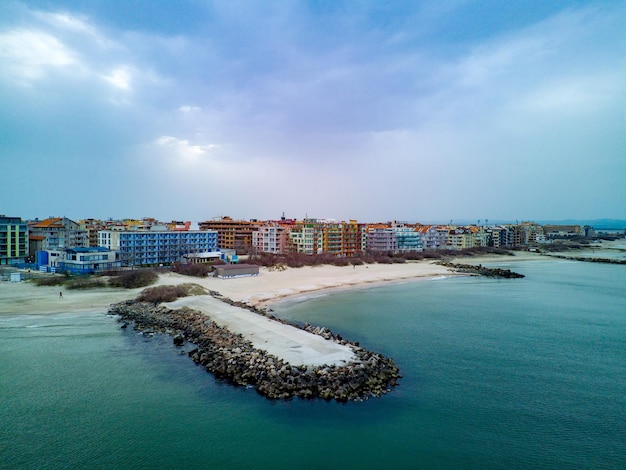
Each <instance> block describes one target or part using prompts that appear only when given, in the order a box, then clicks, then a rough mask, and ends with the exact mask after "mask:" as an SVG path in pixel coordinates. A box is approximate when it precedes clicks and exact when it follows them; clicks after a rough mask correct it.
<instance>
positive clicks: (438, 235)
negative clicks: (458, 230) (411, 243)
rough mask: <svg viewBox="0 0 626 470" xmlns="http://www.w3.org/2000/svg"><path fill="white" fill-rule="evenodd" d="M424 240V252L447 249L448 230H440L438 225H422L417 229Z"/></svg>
mask: <svg viewBox="0 0 626 470" xmlns="http://www.w3.org/2000/svg"><path fill="white" fill-rule="evenodd" d="M416 230H417V231H418V232H419V234H420V237H421V239H422V248H423V249H424V250H438V249H439V248H445V247H446V243H447V240H448V231H447V230H445V231H444V230H438V227H437V226H436V225H420V226H418V227H416Z"/></svg>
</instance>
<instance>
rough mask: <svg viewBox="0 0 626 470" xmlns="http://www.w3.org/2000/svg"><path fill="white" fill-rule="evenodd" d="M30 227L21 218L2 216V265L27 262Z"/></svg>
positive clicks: (0, 260)
mask: <svg viewBox="0 0 626 470" xmlns="http://www.w3.org/2000/svg"><path fill="white" fill-rule="evenodd" d="M27 257H28V225H27V224H26V223H25V222H24V221H22V219H21V218H20V217H7V216H5V215H0V264H16V263H24V262H26V258H27Z"/></svg>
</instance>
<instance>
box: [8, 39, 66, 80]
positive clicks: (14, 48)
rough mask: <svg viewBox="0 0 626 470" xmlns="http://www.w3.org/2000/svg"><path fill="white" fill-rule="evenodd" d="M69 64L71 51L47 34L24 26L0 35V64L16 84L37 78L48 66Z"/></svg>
mask: <svg viewBox="0 0 626 470" xmlns="http://www.w3.org/2000/svg"><path fill="white" fill-rule="evenodd" d="M73 65H77V59H76V55H75V53H74V52H73V51H72V50H70V49H69V48H67V47H66V46H65V45H64V44H63V43H62V42H61V41H59V40H58V39H57V38H55V37H54V36H51V35H50V34H47V33H45V32H41V31H36V30H28V29H14V30H10V31H7V32H4V33H1V34H0V67H1V68H2V69H4V70H5V72H6V73H7V74H8V75H9V76H11V77H12V78H13V79H14V80H15V81H17V82H18V83H21V84H27V83H29V82H31V81H33V80H37V79H39V78H41V77H43V76H44V75H45V74H46V72H47V71H48V69H50V68H65V67H69V66H73Z"/></svg>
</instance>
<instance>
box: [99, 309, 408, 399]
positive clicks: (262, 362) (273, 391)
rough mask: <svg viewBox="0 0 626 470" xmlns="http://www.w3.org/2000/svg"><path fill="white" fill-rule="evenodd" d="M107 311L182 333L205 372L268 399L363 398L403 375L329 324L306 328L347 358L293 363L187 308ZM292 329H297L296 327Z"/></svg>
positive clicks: (141, 325)
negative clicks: (342, 349)
mask: <svg viewBox="0 0 626 470" xmlns="http://www.w3.org/2000/svg"><path fill="white" fill-rule="evenodd" d="M237 306H238V307H244V306H243V305H241V304H237ZM249 309H250V310H252V311H255V312H256V313H265V312H261V311H258V310H256V309H254V308H249ZM109 313H110V314H113V315H118V316H119V321H121V322H124V325H127V324H129V323H132V324H133V325H134V327H135V329H136V330H139V331H144V332H151V333H167V334H170V335H172V336H173V337H174V338H175V341H176V342H175V344H179V345H180V344H181V343H182V342H181V337H182V338H184V339H185V340H186V341H188V342H190V343H192V344H193V345H194V349H193V350H191V351H189V353H188V354H189V357H191V359H193V360H194V361H195V362H196V363H197V364H200V365H202V366H203V367H204V368H205V369H206V370H207V371H208V372H211V373H213V374H214V375H215V376H216V377H217V378H220V379H223V380H226V381H228V382H230V383H232V384H235V385H240V386H253V387H254V388H255V389H256V390H257V392H258V393H259V394H261V395H263V396H265V397H267V398H270V399H289V398H292V397H301V398H309V399H313V398H323V399H325V400H337V401H340V402H346V401H358V400H364V399H367V398H369V397H378V396H381V395H383V394H385V393H387V392H388V391H390V390H391V387H393V386H396V385H397V384H398V379H399V378H400V377H401V376H400V374H399V370H398V367H397V366H396V365H395V364H394V362H393V360H392V359H391V358H388V357H385V356H383V355H381V354H377V353H373V352H370V351H367V350H366V349H364V348H362V347H360V346H359V345H358V343H351V342H349V341H346V340H345V339H343V338H341V337H340V336H337V335H335V334H333V333H332V332H330V330H328V329H327V328H320V327H313V326H310V325H307V324H305V326H304V330H305V331H306V332H307V333H308V334H311V335H315V334H317V335H320V336H321V337H323V338H325V340H326V341H335V342H337V343H339V344H342V345H347V346H348V347H350V348H351V349H352V351H353V356H352V357H353V359H352V360H351V361H349V362H347V363H345V364H343V365H337V364H331V365H327V364H324V365H307V364H300V365H291V364H290V363H289V362H287V361H286V360H284V359H283V358H280V357H277V356H276V355H273V354H270V353H268V352H267V351H266V350H264V349H260V348H258V347H255V346H254V345H253V343H252V342H251V341H249V340H247V339H246V338H245V337H244V336H243V335H241V334H235V333H233V332H231V331H230V330H229V329H228V328H225V327H224V326H221V325H219V324H218V323H216V322H215V321H213V320H212V319H211V318H210V316H209V315H206V314H204V313H201V312H198V311H196V310H193V309H190V308H187V307H182V308H179V309H177V310H172V309H170V308H168V307H165V306H163V305H154V304H149V303H145V302H136V301H126V302H120V303H117V304H113V305H112V306H111V307H110V309H109ZM272 321H274V320H272ZM282 323H284V322H282ZM290 327H291V328H297V326H295V325H291V326H290Z"/></svg>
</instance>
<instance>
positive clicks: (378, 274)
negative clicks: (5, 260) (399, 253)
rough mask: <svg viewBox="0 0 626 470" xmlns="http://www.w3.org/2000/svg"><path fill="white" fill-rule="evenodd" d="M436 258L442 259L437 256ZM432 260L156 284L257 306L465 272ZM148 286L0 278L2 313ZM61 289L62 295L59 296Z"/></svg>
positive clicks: (495, 258) (70, 305)
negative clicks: (194, 288)
mask: <svg viewBox="0 0 626 470" xmlns="http://www.w3.org/2000/svg"><path fill="white" fill-rule="evenodd" d="M537 259H544V260H545V259H550V258H548V257H545V256H543V255H540V254H537V253H528V252H523V253H520V254H515V255H514V256H511V255H487V256H476V257H457V258H452V259H451V261H452V262H464V263H470V264H479V263H501V262H509V261H526V260H537ZM436 261H438V260H436ZM436 261H433V260H423V261H412V262H407V263H402V264H391V265H387V264H373V265H361V266H356V267H355V268H352V267H350V266H328V265H324V266H315V267H310V266H305V267H301V268H287V269H285V270H284V271H271V270H269V269H268V268H265V267H262V268H261V269H260V273H259V275H258V276H253V277H242V278H235V279H218V278H214V277H207V278H195V277H190V276H183V275H179V274H175V273H167V274H161V275H159V279H158V281H157V282H156V283H155V284H153V285H152V286H148V287H155V286H160V285H177V284H182V283H195V284H198V285H201V286H202V287H204V288H205V289H207V290H211V291H217V292H219V293H220V294H222V295H223V296H224V297H228V298H230V299H232V300H235V301H238V302H244V303H246V304H248V305H251V306H253V307H257V308H271V305H273V304H277V303H281V304H282V303H284V302H288V301H289V300H290V299H298V298H303V300H306V299H307V298H312V297H314V296H315V295H327V294H328V293H331V292H334V291H342V290H351V289H355V290H357V289H367V288H370V287H379V286H383V285H387V284H390V283H404V282H413V281H420V280H432V279H437V278H441V277H444V278H445V277H452V276H461V275H466V274H460V273H455V272H453V271H451V270H450V269H449V268H447V267H444V266H441V265H437V264H435V262H436ZM143 289H144V288H138V289H119V288H110V287H106V288H96V289H88V290H80V289H77V290H68V289H66V288H65V287H59V286H36V285H35V284H32V283H30V282H27V281H21V282H17V283H13V282H9V281H0V317H1V316H5V315H22V314H53V313H68V312H77V311H94V310H101V311H102V312H106V310H107V309H108V307H109V306H110V305H111V304H114V303H117V302H122V301H126V300H132V299H135V298H136V297H137V295H139V293H140V292H141V291H142V290H143ZM59 293H62V294H63V296H62V297H60V295H59Z"/></svg>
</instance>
